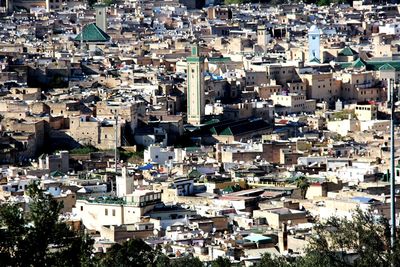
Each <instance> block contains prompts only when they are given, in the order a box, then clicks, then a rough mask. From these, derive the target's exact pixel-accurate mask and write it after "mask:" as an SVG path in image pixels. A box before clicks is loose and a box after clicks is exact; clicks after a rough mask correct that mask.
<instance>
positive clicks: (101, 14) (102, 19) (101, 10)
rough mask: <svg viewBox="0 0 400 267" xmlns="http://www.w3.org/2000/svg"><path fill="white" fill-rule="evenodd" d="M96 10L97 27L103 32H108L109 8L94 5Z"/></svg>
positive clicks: (98, 4) (102, 5) (101, 4)
mask: <svg viewBox="0 0 400 267" xmlns="http://www.w3.org/2000/svg"><path fill="white" fill-rule="evenodd" d="M94 8H95V10H96V26H97V27H99V28H100V29H101V30H102V31H103V32H107V6H106V5H105V4H103V3H97V4H95V5H94Z"/></svg>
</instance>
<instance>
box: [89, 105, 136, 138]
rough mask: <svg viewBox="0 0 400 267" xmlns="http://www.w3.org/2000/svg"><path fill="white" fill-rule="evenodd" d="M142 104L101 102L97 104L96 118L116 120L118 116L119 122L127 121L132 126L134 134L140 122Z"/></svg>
mask: <svg viewBox="0 0 400 267" xmlns="http://www.w3.org/2000/svg"><path fill="white" fill-rule="evenodd" d="M141 109H142V102H136V103H112V102H107V101H101V102H100V101H99V102H97V103H96V112H95V115H96V118H98V119H100V120H103V119H108V120H115V115H116V114H118V120H122V121H125V122H126V124H127V125H129V126H130V128H131V130H132V132H134V131H135V129H136V127H137V122H138V112H141Z"/></svg>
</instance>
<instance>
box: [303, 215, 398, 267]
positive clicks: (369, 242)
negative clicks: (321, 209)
mask: <svg viewBox="0 0 400 267" xmlns="http://www.w3.org/2000/svg"><path fill="white" fill-rule="evenodd" d="M314 230H315V234H314V235H313V236H312V238H311V240H310V244H309V247H308V249H307V256H306V257H305V259H304V261H305V262H308V263H316V262H321V263H323V264H322V265H319V266H332V267H335V266H358V267H364V266H365V267H367V266H390V265H391V262H399V259H400V253H399V252H400V251H399V246H398V244H399V242H397V244H396V246H395V249H394V250H393V251H391V249H390V225H389V222H388V220H387V219H385V218H384V217H381V216H379V217H378V216H376V215H374V214H373V213H372V212H362V211H361V210H357V211H356V212H355V213H354V214H353V216H352V219H351V220H349V219H347V218H337V217H332V218H330V219H329V220H327V221H326V222H324V223H321V224H317V225H316V227H315V228H314ZM349 251H351V252H353V253H354V254H355V255H356V256H355V259H353V258H352V257H349V256H348V252H349ZM353 260H354V261H353Z"/></svg>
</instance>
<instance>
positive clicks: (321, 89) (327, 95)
mask: <svg viewBox="0 0 400 267" xmlns="http://www.w3.org/2000/svg"><path fill="white" fill-rule="evenodd" d="M300 77H301V78H302V80H303V81H304V82H305V83H306V84H307V99H315V100H316V101H319V102H322V101H326V102H329V103H332V102H334V101H336V100H337V99H338V98H339V96H340V83H338V82H337V81H336V80H335V79H334V78H333V74H332V73H307V74H300Z"/></svg>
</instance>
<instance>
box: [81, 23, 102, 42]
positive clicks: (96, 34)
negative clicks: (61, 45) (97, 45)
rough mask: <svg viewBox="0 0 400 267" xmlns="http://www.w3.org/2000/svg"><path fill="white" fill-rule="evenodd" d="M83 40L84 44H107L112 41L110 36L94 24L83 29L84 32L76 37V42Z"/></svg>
mask: <svg viewBox="0 0 400 267" xmlns="http://www.w3.org/2000/svg"><path fill="white" fill-rule="evenodd" d="M82 36H83V38H82ZM81 38H82V41H83V42H107V41H109V40H110V36H109V35H108V34H107V33H105V32H104V31H103V30H102V29H100V28H99V27H97V26H96V24H94V23H91V24H88V25H86V26H85V27H83V29H82V32H80V33H79V34H78V35H77V36H76V37H75V41H81Z"/></svg>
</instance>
